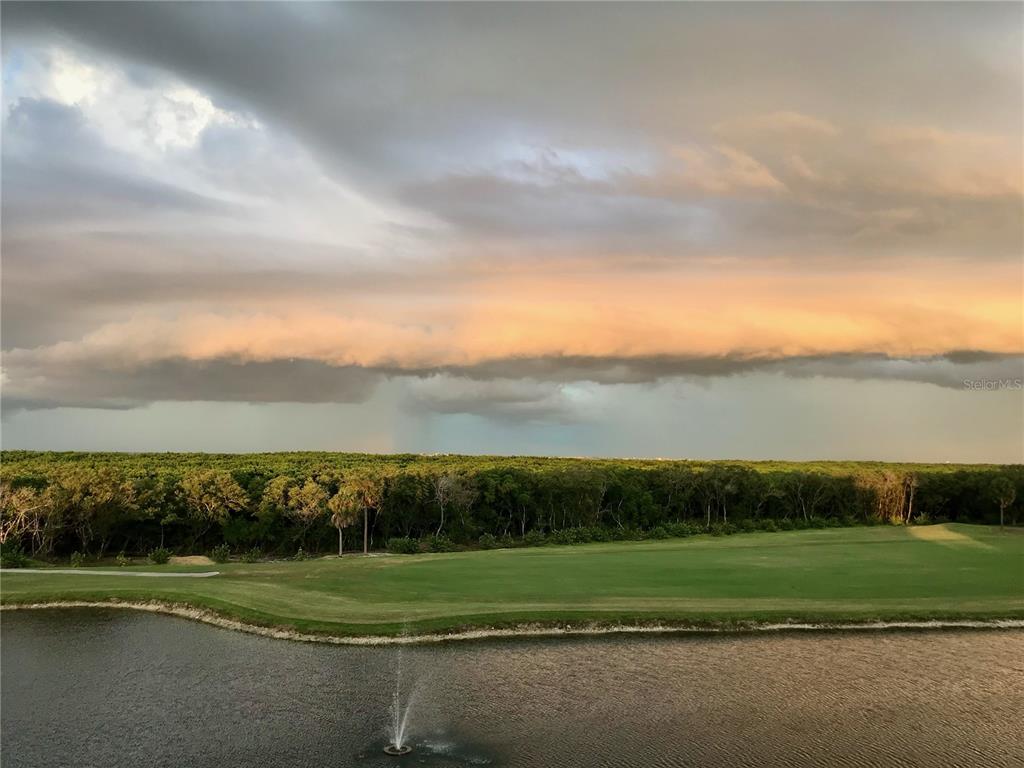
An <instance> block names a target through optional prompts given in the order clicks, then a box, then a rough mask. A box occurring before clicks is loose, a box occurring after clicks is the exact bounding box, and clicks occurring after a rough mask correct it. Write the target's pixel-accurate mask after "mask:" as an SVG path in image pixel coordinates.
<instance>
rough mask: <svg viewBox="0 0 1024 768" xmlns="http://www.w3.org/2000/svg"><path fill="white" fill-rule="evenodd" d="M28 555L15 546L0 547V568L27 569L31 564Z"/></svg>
mask: <svg viewBox="0 0 1024 768" xmlns="http://www.w3.org/2000/svg"><path fill="white" fill-rule="evenodd" d="M31 562H32V561H31V560H29V557H28V555H26V554H25V551H24V550H23V549H22V548H21V547H20V546H19V545H17V544H4V545H0V567H3V568H27V567H28V566H29V565H30V564H31Z"/></svg>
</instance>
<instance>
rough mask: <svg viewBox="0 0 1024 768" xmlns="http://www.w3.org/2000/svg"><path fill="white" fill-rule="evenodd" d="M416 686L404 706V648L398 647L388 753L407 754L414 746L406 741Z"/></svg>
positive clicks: (386, 751) (385, 751) (385, 752)
mask: <svg viewBox="0 0 1024 768" xmlns="http://www.w3.org/2000/svg"><path fill="white" fill-rule="evenodd" d="M413 693H415V688H414V690H413V691H412V692H410V694H409V697H408V699H406V701H405V706H404V707H403V706H402V648H401V646H399V648H398V663H397V664H396V665H395V693H394V695H393V696H392V699H391V742H390V743H389V744H388V745H387V746H386V747H384V754H386V755H395V756H398V755H407V754H409V753H410V752H412V747H410V746H409V745H408V744H406V743H405V736H406V730H407V729H408V727H409V712H410V711H411V710H412V699H413Z"/></svg>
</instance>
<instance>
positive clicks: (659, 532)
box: [647, 525, 668, 539]
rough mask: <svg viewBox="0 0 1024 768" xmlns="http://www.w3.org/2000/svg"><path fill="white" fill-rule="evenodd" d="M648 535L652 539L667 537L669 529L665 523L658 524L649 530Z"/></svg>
mask: <svg viewBox="0 0 1024 768" xmlns="http://www.w3.org/2000/svg"><path fill="white" fill-rule="evenodd" d="M647 537H648V538H651V539H667V538H668V530H667V529H666V528H665V527H664V526H663V525H657V526H655V527H654V528H651V530H649V531H648V532H647Z"/></svg>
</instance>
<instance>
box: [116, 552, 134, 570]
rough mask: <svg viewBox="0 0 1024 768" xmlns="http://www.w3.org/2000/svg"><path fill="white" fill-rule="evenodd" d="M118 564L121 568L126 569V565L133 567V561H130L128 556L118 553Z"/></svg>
mask: <svg viewBox="0 0 1024 768" xmlns="http://www.w3.org/2000/svg"><path fill="white" fill-rule="evenodd" d="M117 564H118V565H119V566H120V567H121V568H124V567H125V566H126V565H131V564H132V561H131V560H129V559H128V555H126V554H125V553H124V552H118V553H117Z"/></svg>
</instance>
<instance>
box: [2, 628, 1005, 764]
mask: <svg viewBox="0 0 1024 768" xmlns="http://www.w3.org/2000/svg"><path fill="white" fill-rule="evenodd" d="M0 648H2V667H0V674H2V702H0V703H2V747H3V752H2V758H3V766H4V768H15V767H17V766H33V767H34V766H60V765H67V766H75V767H76V768H82V767H83V766H104V767H108V768H109V767H113V766H132V768H136V767H137V766H179V767H180V766H218V767H220V766H261V767H267V768H269V767H270V766H302V765H318V766H348V765H352V766H367V768H370V767H372V766H377V765H380V766H396V765H409V766H411V765H432V766H435V765H436V766H446V765H449V766H468V765H494V766H540V767H544V768H546V767H547V766H552V767H553V768H557V766H567V767H568V766H645V767H646V766H690V765H692V766H747V765H749V766H773V765H774V766H804V765H851V766H853V765H857V766H860V765H878V766H883V765H884V766H890V765H895V766H980V765H994V766H1004V765H1005V766H1011V765H1022V764H1024V747H1022V745H1021V739H1020V722H1021V721H1020V717H1021V713H1022V712H1024V633H1021V632H949V633H886V634H860V635H838V634H833V635H814V636H812V635H775V636H746V637H715V638H706V637H683V638H680V637H663V638H652V637H647V638H640V639H636V638H633V639H612V638H609V639H590V640H571V641H570V640H555V641H551V640H548V641H536V640H533V641H522V642H485V643H455V644H448V645H442V646H419V647H406V648H404V649H402V650H399V649H398V648H396V647H388V648H345V647H331V646H318V645H303V644H298V643H291V642H284V641H280V640H270V639H265V638H259V637H253V636H249V635H243V634H240V633H233V632H229V631H227V630H221V629H214V628H211V627H207V626H203V625H199V624H193V623H189V622H186V621H184V620H181V619H173V618H167V617H161V616H151V615H145V614H132V613H127V612H116V611H109V612H84V611H41V612H19V613H5V614H4V616H3V622H2V631H0ZM399 666H400V667H401V669H402V681H403V699H404V698H405V696H406V695H407V694H411V696H412V709H411V717H410V722H409V733H410V743H411V744H412V745H413V747H414V752H413V754H411V755H409V756H406V757H388V756H385V755H384V754H383V753H382V752H381V748H382V747H383V746H384V744H385V743H386V742H387V729H388V724H389V723H390V722H391V719H392V718H391V714H390V711H389V710H390V707H391V704H392V698H393V695H394V689H395V681H396V671H397V669H398V668H399Z"/></svg>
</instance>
